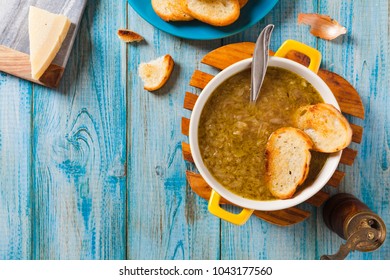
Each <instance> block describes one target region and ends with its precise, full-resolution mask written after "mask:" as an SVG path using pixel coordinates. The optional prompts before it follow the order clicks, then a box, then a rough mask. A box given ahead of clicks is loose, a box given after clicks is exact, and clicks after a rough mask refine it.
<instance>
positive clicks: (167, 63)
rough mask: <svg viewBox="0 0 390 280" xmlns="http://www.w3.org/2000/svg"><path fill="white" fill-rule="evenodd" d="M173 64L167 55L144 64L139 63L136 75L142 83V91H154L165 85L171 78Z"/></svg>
mask: <svg viewBox="0 0 390 280" xmlns="http://www.w3.org/2000/svg"><path fill="white" fill-rule="evenodd" d="M174 64H175V63H174V61H173V59H172V57H171V56H170V55H169V54H166V55H164V56H161V57H159V58H157V59H155V60H152V61H149V62H146V63H141V64H140V65H139V68H138V74H139V76H140V77H141V79H142V81H143V82H144V89H145V90H148V91H155V90H158V89H160V88H161V87H162V86H163V85H165V83H166V82H167V81H168V79H169V77H170V76H171V73H172V71H173V66H174Z"/></svg>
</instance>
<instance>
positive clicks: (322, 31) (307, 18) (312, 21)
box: [298, 13, 347, 40]
mask: <svg viewBox="0 0 390 280" xmlns="http://www.w3.org/2000/svg"><path fill="white" fill-rule="evenodd" d="M298 23H299V24H302V23H303V24H306V25H310V27H311V28H310V33H311V34H313V35H314V36H316V37H319V38H322V39H325V40H333V39H335V38H337V37H338V36H340V35H342V34H345V33H347V29H346V28H345V27H344V26H342V25H340V24H339V23H338V22H337V21H336V20H334V19H332V18H331V17H330V16H328V15H320V14H302V13H301V14H298Z"/></svg>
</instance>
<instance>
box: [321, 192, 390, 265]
mask: <svg viewBox="0 0 390 280" xmlns="http://www.w3.org/2000/svg"><path fill="white" fill-rule="evenodd" d="M323 218H324V221H325V224H326V225H327V226H328V228H329V229H331V230H332V231H334V232H335V233H337V234H338V235H339V236H340V237H341V238H343V239H345V240H347V242H346V243H345V244H341V246H340V249H339V251H338V252H337V253H336V254H334V255H323V256H321V260H343V259H345V258H346V257H347V256H348V254H349V252H350V251H354V250H358V251H361V252H370V251H374V250H376V249H378V248H379V247H380V246H381V245H382V244H383V242H384V241H385V239H386V226H385V224H384V222H383V220H382V219H381V218H380V217H379V216H378V215H377V214H375V213H373V212H372V211H371V210H370V208H368V207H367V205H365V204H364V203H363V202H361V201H360V200H359V199H357V198H356V197H355V196H353V195H351V194H348V193H339V194H336V195H334V196H333V197H331V198H330V199H329V200H328V201H327V202H326V203H325V206H324V209H323Z"/></svg>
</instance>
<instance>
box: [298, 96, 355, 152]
mask: <svg viewBox="0 0 390 280" xmlns="http://www.w3.org/2000/svg"><path fill="white" fill-rule="evenodd" d="M295 123H296V126H297V127H298V128H299V129H302V130H303V131H304V132H305V133H306V134H307V135H309V137H310V138H311V140H312V141H313V143H314V147H313V150H315V151H318V152H323V153H334V152H337V151H340V150H342V149H344V148H346V147H347V146H348V145H349V144H350V143H351V140H352V129H351V126H350V125H349V123H348V121H347V119H346V118H345V117H344V116H343V115H342V114H341V113H340V111H339V110H337V109H336V108H335V107H334V106H333V105H330V104H325V103H319V104H316V105H307V106H303V107H301V108H299V109H298V110H297V112H296V113H295Z"/></svg>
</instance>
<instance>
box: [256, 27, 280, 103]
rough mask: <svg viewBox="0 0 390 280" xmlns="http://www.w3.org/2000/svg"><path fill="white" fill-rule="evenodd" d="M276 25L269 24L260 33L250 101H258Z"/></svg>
mask: <svg viewBox="0 0 390 280" xmlns="http://www.w3.org/2000/svg"><path fill="white" fill-rule="evenodd" d="M273 30H274V25H273V24H269V25H267V26H266V27H265V28H264V29H263V30H262V31H261V33H260V35H259V37H258V38H257V41H256V47H255V51H254V53H253V61H252V67H251V94H250V101H251V102H253V103H256V101H257V98H258V97H259V94H260V89H261V85H262V84H263V81H264V76H265V73H266V72H267V65H268V58H269V53H268V52H269V42H270V39H271V34H272V31H273Z"/></svg>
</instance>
